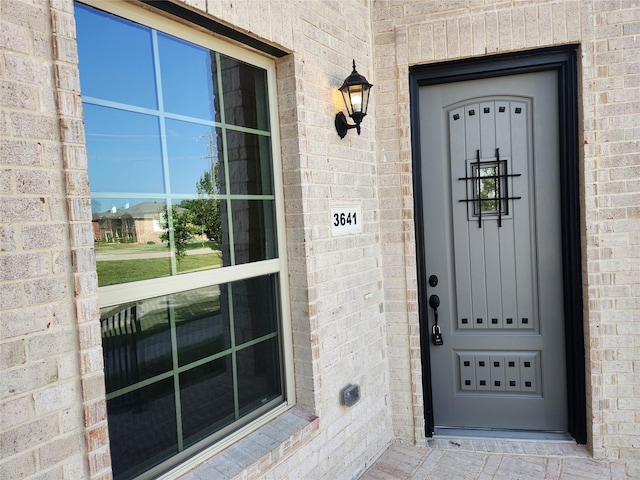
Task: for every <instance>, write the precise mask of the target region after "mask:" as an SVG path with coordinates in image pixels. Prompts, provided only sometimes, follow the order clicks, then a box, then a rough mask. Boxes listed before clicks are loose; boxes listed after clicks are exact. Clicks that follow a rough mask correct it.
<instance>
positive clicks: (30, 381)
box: [0, 360, 58, 398]
mask: <svg viewBox="0 0 640 480" xmlns="http://www.w3.org/2000/svg"><path fill="white" fill-rule="evenodd" d="M57 378H58V375H57V367H56V365H55V361H52V360H44V361H40V362H33V363H29V364H26V365H23V366H20V367H17V368H14V369H12V370H7V371H4V372H0V385H2V390H1V391H0V398H7V397H10V396H13V395H16V394H21V393H24V392H27V391H29V390H31V389H34V388H40V387H43V386H45V385H48V384H51V383H53V382H55V381H56V380H57Z"/></svg>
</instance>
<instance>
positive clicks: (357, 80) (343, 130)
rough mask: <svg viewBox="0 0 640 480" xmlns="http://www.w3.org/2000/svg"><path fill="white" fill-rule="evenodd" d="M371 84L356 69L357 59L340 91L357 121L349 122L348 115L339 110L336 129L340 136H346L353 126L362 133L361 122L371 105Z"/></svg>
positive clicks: (349, 112)
mask: <svg viewBox="0 0 640 480" xmlns="http://www.w3.org/2000/svg"><path fill="white" fill-rule="evenodd" d="M371 87H373V85H371V84H370V83H369V82H368V81H367V79H366V78H364V77H363V76H362V75H360V74H359V73H358V72H357V71H356V61H355V60H354V61H353V72H351V75H349V76H348V77H347V78H346V79H345V80H344V83H343V84H342V86H341V87H340V89H339V90H340V93H342V99H343V100H344V104H345V106H346V107H347V113H348V114H349V116H350V117H351V118H352V119H353V121H354V122H355V124H354V125H350V124H348V123H347V117H345V115H344V113H342V112H339V113H337V114H336V131H337V132H338V135H340V138H344V136H345V135H346V134H347V131H349V130H350V129H352V128H355V129H356V131H357V132H358V135H360V122H362V119H363V118H364V117H365V115H366V114H367V108H368V107H369V92H370V90H371Z"/></svg>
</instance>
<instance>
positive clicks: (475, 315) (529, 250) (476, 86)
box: [419, 71, 567, 431]
mask: <svg viewBox="0 0 640 480" xmlns="http://www.w3.org/2000/svg"><path fill="white" fill-rule="evenodd" d="M557 91H558V79H557V74H556V72H554V71H548V72H539V73H528V74H521V75H512V76H504V77H498V78H491V79H481V80H472V81H463V82H453V83H447V84H441V85H432V86H425V87H421V88H420V96H419V101H420V139H421V150H422V152H421V158H422V162H423V163H422V182H423V183H422V184H423V191H424V208H423V212H424V219H423V221H424V230H425V236H424V238H425V245H424V248H425V258H426V261H425V262H426V265H425V271H426V276H427V278H429V282H428V283H429V286H428V287H427V295H428V297H429V298H430V299H431V300H432V302H431V303H432V304H433V305H434V306H436V304H437V322H438V327H437V328H438V329H439V331H440V332H441V335H442V337H441V338H442V345H436V344H434V343H433V342H432V343H431V346H430V360H431V362H430V363H431V377H432V395H433V412H434V421H435V426H436V427H458V428H487V429H512V430H538V431H566V430H567V411H566V409H567V402H566V373H565V372H566V368H565V352H564V344H565V342H564V316H563V298H562V288H563V285H562V261H561V260H562V259H561V229H560V208H559V206H560V191H559V188H560V187H559V185H560V182H559V147H558V145H559V143H558V135H559V119H558V98H557V96H558V94H557ZM432 296H435V297H437V300H439V302H437V301H435V300H436V299H435V297H434V298H432ZM438 303H439V304H438ZM423 321H424V319H423ZM435 322H436V309H434V308H432V307H429V311H428V323H429V327H428V331H429V333H431V332H432V330H433V326H434V324H435ZM430 341H431V339H430ZM438 343H439V342H438Z"/></svg>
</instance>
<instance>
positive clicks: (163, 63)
mask: <svg viewBox="0 0 640 480" xmlns="http://www.w3.org/2000/svg"><path fill="white" fill-rule="evenodd" d="M158 51H159V53H160V68H161V75H162V95H163V100H164V108H165V110H166V111H168V112H171V113H178V114H181V115H186V116H189V117H194V118H201V119H205V120H214V119H215V120H220V119H219V118H216V116H217V115H216V113H215V111H214V97H216V96H217V93H216V92H215V91H214V80H215V79H216V57H215V53H214V52H212V51H211V50H208V49H206V48H203V47H200V46H198V45H194V44H192V43H188V42H185V41H183V40H180V39H177V38H175V37H171V36H169V35H164V34H159V35H158Z"/></svg>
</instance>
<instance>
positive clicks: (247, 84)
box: [216, 55, 269, 130]
mask: <svg viewBox="0 0 640 480" xmlns="http://www.w3.org/2000/svg"><path fill="white" fill-rule="evenodd" d="M220 77H221V78H222V95H221V96H220V97H216V99H217V100H216V111H218V110H221V108H220V103H221V102H224V110H223V111H224V117H225V118H224V121H225V122H226V123H228V124H231V125H237V126H241V127H248V128H255V129H259V130H268V129H269V116H268V108H267V76H266V73H265V71H264V70H259V69H256V68H255V67H253V66H251V65H248V64H246V63H244V62H241V61H239V60H236V59H234V58H230V57H226V56H224V55H221V56H220Z"/></svg>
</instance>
